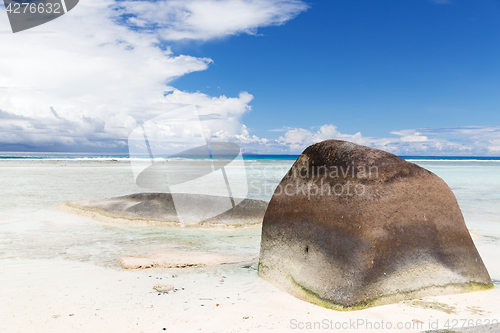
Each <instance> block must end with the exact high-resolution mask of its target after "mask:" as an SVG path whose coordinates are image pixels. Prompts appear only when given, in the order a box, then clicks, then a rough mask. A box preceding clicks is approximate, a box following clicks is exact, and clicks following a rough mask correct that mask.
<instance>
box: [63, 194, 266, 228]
mask: <svg viewBox="0 0 500 333" xmlns="http://www.w3.org/2000/svg"><path fill="white" fill-rule="evenodd" d="M177 197H180V198H183V197H184V199H185V201H186V202H189V203H190V205H192V214H193V215H196V214H197V213H198V212H199V213H200V214H202V213H203V212H202V211H203V209H204V207H207V206H208V205H216V204H217V202H218V200H220V201H224V200H227V198H224V197H217V196H209V195H196V194H177ZM58 208H59V209H61V210H65V211H70V212H73V213H77V214H83V215H89V216H91V217H93V218H96V219H99V220H102V221H105V222H112V223H113V222H114V223H117V222H118V223H125V224H133V225H142V224H155V225H172V226H177V225H178V226H180V225H183V224H182V223H180V222H179V219H178V217H177V212H176V210H175V205H174V201H173V199H172V195H171V194H170V193H138V194H132V195H125V196H122V197H115V198H109V199H101V200H92V201H80V202H72V203H67V204H65V205H61V206H59V207H58ZM266 208H267V202H264V201H260V200H252V199H244V200H243V201H241V202H240V203H239V204H238V205H236V206H235V207H234V208H232V209H230V210H228V211H226V212H224V213H222V214H220V215H217V216H214V217H212V218H209V219H206V220H204V221H202V222H200V223H196V224H191V226H212V225H219V226H233V227H237V226H245V225H252V224H259V223H261V222H262V218H263V216H264V213H265V211H266Z"/></svg>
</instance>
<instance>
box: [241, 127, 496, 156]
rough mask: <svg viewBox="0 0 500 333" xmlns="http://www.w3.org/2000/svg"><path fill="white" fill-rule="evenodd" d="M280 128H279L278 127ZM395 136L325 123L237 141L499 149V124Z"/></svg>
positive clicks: (261, 148) (270, 149)
mask: <svg viewBox="0 0 500 333" xmlns="http://www.w3.org/2000/svg"><path fill="white" fill-rule="evenodd" d="M280 131H281V129H280ZM390 134H392V135H394V136H395V137H382V138H377V137H368V136H364V135H362V134H361V133H360V132H358V133H355V134H345V133H341V132H340V131H339V130H338V129H337V127H336V126H334V125H332V124H326V125H323V126H320V127H319V128H318V129H316V130H312V129H305V128H288V129H286V128H285V133H284V134H283V135H282V136H280V137H279V138H278V139H265V140H264V139H263V138H258V137H255V136H254V137H253V140H248V141H247V142H240V144H241V145H242V146H243V147H244V148H245V149H246V150H247V151H250V152H260V153H275V154H277V153H281V154H283V153H285V154H300V153H301V152H302V151H303V150H304V149H305V148H306V147H308V146H310V145H312V144H314V143H317V142H320V141H323V140H329V139H337V140H345V141H350V142H354V143H357V144H361V145H365V146H370V147H373V148H378V149H382V150H385V151H389V152H391V153H394V154H397V155H401V156H412V155H415V156H472V155H474V156H483V155H484V156H488V155H489V156H491V155H498V153H500V126H497V127H494V126H489V127H487V126H467V127H456V128H420V129H404V130H399V131H392V132H390Z"/></svg>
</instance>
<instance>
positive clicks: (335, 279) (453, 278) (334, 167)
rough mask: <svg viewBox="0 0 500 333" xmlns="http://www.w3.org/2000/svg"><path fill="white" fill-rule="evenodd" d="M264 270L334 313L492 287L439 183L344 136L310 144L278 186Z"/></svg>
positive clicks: (267, 223)
mask: <svg viewBox="0 0 500 333" xmlns="http://www.w3.org/2000/svg"><path fill="white" fill-rule="evenodd" d="M259 274H260V275H261V276H262V277H264V278H267V279H269V280H271V281H272V282H274V283H276V284H277V285H278V286H280V287H281V288H282V289H284V290H286V291H288V292H290V293H291V294H293V295H294V296H296V297H298V298H300V299H303V300H306V301H309V302H312V303H315V304H318V305H321V306H323V307H327V308H333V309H338V310H353V309H360V308H364V307H367V306H373V305H380V304H386V303H391V302H395V301H399V300H402V299H408V298H411V297H422V296H425V295H439V294H450V293H457V292H463V291H472V290H481V289H488V288H491V287H493V285H492V282H491V279H490V276H489V274H488V272H487V270H486V268H485V266H484V264H483V261H482V260H481V257H480V256H479V254H478V252H477V250H476V248H475V246H474V243H473V242H472V239H471V237H470V235H469V232H468V230H467V228H466V225H465V222H464V218H463V216H462V213H461V211H460V208H459V206H458V204H457V200H456V199H455V196H454V194H453V192H452V191H451V190H450V188H449V187H448V186H447V185H446V183H445V182H444V181H443V180H442V179H440V178H439V177H438V176H436V175H435V174H433V173H432V172H430V171H428V170H426V169H423V168H421V167H419V166H418V165H416V164H413V163H410V162H407V161H405V160H403V159H401V158H399V157H397V156H395V155H393V154H390V153H387V152H384V151H381V150H378V149H373V148H369V147H364V146H360V145H356V144H354V143H350V142H345V141H339V140H328V141H323V142H320V143H318V144H315V145H313V146H310V147H308V148H307V149H306V150H305V151H304V152H303V153H302V154H301V155H300V157H299V158H298V159H297V161H296V162H295V164H294V165H293V166H292V168H291V169H290V171H289V172H288V173H287V175H286V176H285V177H284V178H283V180H282V181H281V183H280V184H279V186H278V187H277V188H276V191H275V193H274V195H273V197H272V199H271V201H270V203H269V206H268V209H267V211H266V214H265V216H264V221H263V225H262V242H261V253H260V263H259Z"/></svg>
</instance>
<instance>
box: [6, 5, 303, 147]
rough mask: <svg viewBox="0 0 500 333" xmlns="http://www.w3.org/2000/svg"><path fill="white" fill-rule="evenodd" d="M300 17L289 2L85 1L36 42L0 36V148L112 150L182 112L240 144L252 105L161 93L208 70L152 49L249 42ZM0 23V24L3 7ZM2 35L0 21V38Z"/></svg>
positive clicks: (201, 62) (203, 63)
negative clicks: (146, 126) (240, 37)
mask: <svg viewBox="0 0 500 333" xmlns="http://www.w3.org/2000/svg"><path fill="white" fill-rule="evenodd" d="M306 7H307V6H306V5H305V4H304V3H303V2H301V1H298V0H275V1H262V0H245V1H242V0H203V1H195V0H183V1H176V0H173V1H155V2H152V1H115V0H87V1H83V2H80V3H79V4H78V6H77V7H75V9H73V10H72V11H71V12H70V13H68V14H67V15H64V16H62V17H60V18H59V19H57V20H54V21H51V22H49V23H46V24H44V25H43V26H40V27H38V28H36V29H37V31H38V32H40V33H36V34H34V33H32V31H27V32H22V33H18V34H2V47H1V48H0V110H1V111H0V112H1V113H0V133H1V134H0V143H2V144H3V146H6V145H9V144H19V145H24V146H28V147H40V146H45V147H48V148H49V149H50V147H53V146H57V145H65V146H75V145H87V146H91V147H107V148H120V147H124V146H125V145H126V139H127V136H128V134H129V133H130V132H131V130H132V129H134V128H135V127H136V126H138V125H139V124H141V123H142V122H143V121H145V120H147V119H151V118H153V117H155V116H157V115H159V114H161V113H164V112H167V111H169V110H172V109H174V108H177V107H180V106H182V105H186V104H195V105H198V106H200V108H201V113H202V115H203V116H206V117H212V120H211V121H207V122H206V123H207V124H208V125H207V126H208V128H207V130H208V132H209V133H208V135H209V136H213V135H216V133H219V134H218V135H219V136H222V135H230V136H237V135H240V136H243V137H245V135H246V134H245V133H247V132H248V131H246V128H245V127H244V126H243V124H241V123H240V119H241V116H242V114H243V113H245V112H247V111H249V110H250V107H249V104H248V103H250V101H251V100H252V98H253V97H252V96H251V95H250V94H248V93H241V94H240V95H239V96H238V97H226V96H218V97H210V96H206V95H203V94H198V93H187V92H180V91H178V90H176V89H175V88H173V87H169V86H168V84H169V83H170V82H171V81H172V80H174V79H175V78H178V77H180V76H183V75H186V74H189V73H191V72H195V71H202V70H206V69H208V67H209V65H210V64H211V63H212V60H211V59H209V58H203V57H193V56H189V55H182V54H181V55H175V54H173V52H172V51H171V50H170V48H169V47H163V46H160V45H165V43H164V42H165V39H170V40H178V39H184V38H190V39H199V40H207V39H210V38H218V37H222V36H225V35H232V34H240V33H250V34H254V33H255V32H256V29H257V28H259V27H262V26H267V25H279V24H282V23H284V22H285V21H286V20H289V19H291V18H293V17H295V16H296V15H297V14H298V13H299V12H300V11H303V10H305V9H306ZM0 16H4V17H6V13H5V8H3V7H0ZM141 22H142V23H141ZM141 26H144V27H145V28H144V29H141V28H140V27H141ZM153 26H154V27H153ZM9 29H10V27H9V26H8V22H7V21H6V20H2V21H0V30H2V31H8V30H9ZM34 31H35V30H34ZM44 31H45V32H47V33H43V32H44ZM166 93H167V94H166ZM165 94H166V96H165ZM243 137H242V138H243ZM69 149H71V148H69Z"/></svg>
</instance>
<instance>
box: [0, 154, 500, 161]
mask: <svg viewBox="0 0 500 333" xmlns="http://www.w3.org/2000/svg"><path fill="white" fill-rule="evenodd" d="M299 156H300V155H285V154H283V155H279V154H246V153H243V159H244V160H246V161H251V160H261V161H276V160H278V161H294V160H296V159H297V158H298V157H299ZM399 157H401V158H402V159H404V160H407V161H421V162H425V161H459V162H471V161H488V162H495V161H499V162H500V156H413V155H409V156H405V155H401V156H399ZM159 158H163V159H168V157H161V156H160V157H159ZM131 159H140V160H142V159H145V160H146V159H150V157H149V156H134V157H133V158H130V156H129V154H128V153H66V152H0V160H61V161H65V160H80V161H85V160H91V161H98V160H102V161H113V160H116V161H129V160H131ZM183 159H184V158H183ZM192 159H193V160H199V158H196V157H193V158H192Z"/></svg>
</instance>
